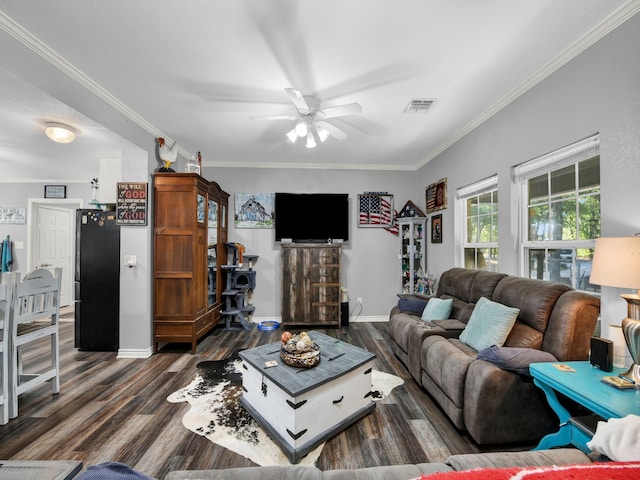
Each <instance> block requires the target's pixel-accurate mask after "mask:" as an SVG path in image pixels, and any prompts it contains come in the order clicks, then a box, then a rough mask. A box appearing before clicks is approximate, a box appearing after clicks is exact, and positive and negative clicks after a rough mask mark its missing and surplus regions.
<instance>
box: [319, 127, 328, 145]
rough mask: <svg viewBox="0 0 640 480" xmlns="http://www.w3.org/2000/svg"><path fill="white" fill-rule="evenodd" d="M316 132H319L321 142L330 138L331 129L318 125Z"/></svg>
mask: <svg viewBox="0 0 640 480" xmlns="http://www.w3.org/2000/svg"><path fill="white" fill-rule="evenodd" d="M316 132H318V138H319V139H320V141H321V142H324V141H326V140H327V138H329V130H327V129H326V128H322V127H316Z"/></svg>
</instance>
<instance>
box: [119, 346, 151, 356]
mask: <svg viewBox="0 0 640 480" xmlns="http://www.w3.org/2000/svg"><path fill="white" fill-rule="evenodd" d="M151 355H153V348H152V347H149V348H145V349H127V348H121V349H120V350H118V355H117V356H116V358H149V357H150V356H151Z"/></svg>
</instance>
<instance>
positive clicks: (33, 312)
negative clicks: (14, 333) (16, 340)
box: [13, 268, 62, 325]
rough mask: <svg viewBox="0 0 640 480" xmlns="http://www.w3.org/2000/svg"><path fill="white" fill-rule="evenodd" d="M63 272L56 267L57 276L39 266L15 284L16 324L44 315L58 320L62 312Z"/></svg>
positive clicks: (14, 314)
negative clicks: (61, 289)
mask: <svg viewBox="0 0 640 480" xmlns="http://www.w3.org/2000/svg"><path fill="white" fill-rule="evenodd" d="M61 274H62V269H60V268H56V269H55V276H54V275H52V274H51V272H50V271H49V270H46V269H44V268H39V269H37V270H34V271H32V272H31V273H28V274H27V275H26V276H25V277H24V279H23V280H22V281H21V282H19V283H18V284H17V285H16V286H15V293H14V297H15V303H14V312H13V318H14V323H15V325H17V324H19V323H26V322H32V321H34V320H38V319H42V318H44V317H52V321H54V322H57V320H58V318H57V317H58V315H59V312H60V286H61V278H62V275H61ZM54 317H55V318H54Z"/></svg>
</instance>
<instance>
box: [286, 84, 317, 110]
mask: <svg viewBox="0 0 640 480" xmlns="http://www.w3.org/2000/svg"><path fill="white" fill-rule="evenodd" d="M284 91H285V92H287V95H289V98H291V101H292V102H293V104H294V105H295V107H296V109H297V110H298V112H300V113H301V114H302V115H307V114H309V113H311V108H309V105H308V104H307V101H306V100H305V99H304V96H303V95H302V93H301V92H300V90H296V89H295V88H285V89H284Z"/></svg>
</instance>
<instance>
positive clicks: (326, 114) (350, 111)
mask: <svg viewBox="0 0 640 480" xmlns="http://www.w3.org/2000/svg"><path fill="white" fill-rule="evenodd" d="M319 113H320V115H322V116H323V118H334V117H344V116H345V115H357V114H359V113H362V106H360V104H359V103H348V104H346V105H339V106H337V107H329V108H323V109H322V110H320V112H319Z"/></svg>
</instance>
